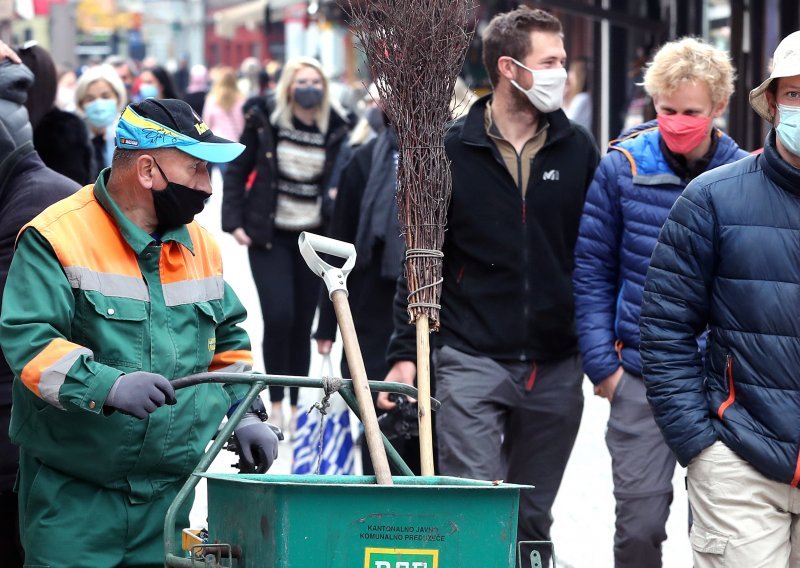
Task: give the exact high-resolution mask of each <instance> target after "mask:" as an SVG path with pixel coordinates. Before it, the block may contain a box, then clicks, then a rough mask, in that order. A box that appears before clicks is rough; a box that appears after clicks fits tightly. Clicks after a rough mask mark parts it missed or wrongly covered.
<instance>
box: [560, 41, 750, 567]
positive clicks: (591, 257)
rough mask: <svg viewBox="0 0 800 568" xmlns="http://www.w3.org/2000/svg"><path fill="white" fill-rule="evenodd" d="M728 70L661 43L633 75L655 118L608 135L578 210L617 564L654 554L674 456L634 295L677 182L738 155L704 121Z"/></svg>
mask: <svg viewBox="0 0 800 568" xmlns="http://www.w3.org/2000/svg"><path fill="white" fill-rule="evenodd" d="M733 78H734V71H733V67H732V66H731V63H730V60H729V58H728V56H727V55H726V54H725V53H724V52H722V51H720V50H718V49H715V48H714V47H712V46H710V45H708V44H706V43H703V42H701V41H699V40H696V39H692V38H684V39H681V40H678V41H674V42H670V43H667V44H666V45H664V46H663V47H662V48H661V49H660V50H659V51H658V53H656V55H655V56H654V58H653V60H652V61H651V62H650V63H649V65H648V67H647V72H646V74H645V77H644V87H645V89H646V90H647V92H648V94H649V95H650V96H651V97H652V98H653V103H654V105H655V108H656V111H657V113H658V117H657V120H654V121H651V122H648V123H645V124H643V125H641V126H637V127H636V128H634V129H632V130H631V131H629V132H625V133H623V134H622V136H621V137H620V138H619V139H618V140H614V141H612V142H611V143H610V144H609V153H608V155H607V156H606V157H605V158H604V159H603V160H602V162H601V163H600V167H599V168H598V170H597V172H596V173H595V177H594V181H593V182H592V185H591V187H590V188H589V194H588V196H587V199H586V204H585V206H584V210H583V217H582V219H581V228H580V237H579V239H578V244H577V246H576V249H575V272H574V283H575V287H574V289H575V308H576V318H577V325H578V336H579V344H580V349H581V354H582V355H583V368H584V370H585V372H586V374H587V375H588V377H589V379H590V380H591V381H592V383H594V385H595V386H594V393H595V394H596V395H597V396H601V397H603V398H607V399H608V400H609V402H610V403H611V413H610V416H609V420H608V430H607V432H606V444H607V445H608V450H609V452H610V453H611V460H612V464H611V467H612V472H613V478H614V497H615V499H616V503H617V506H616V517H617V520H616V533H615V535H614V558H615V566H616V567H617V568H624V567H632V568H650V567H659V566H661V543H662V542H663V541H664V540H665V539H666V538H667V534H666V531H665V524H666V521H667V517H668V516H669V506H670V503H671V502H672V476H673V473H674V471H675V457H674V455H673V454H672V452H671V451H670V449H669V447H668V446H667V445H666V444H665V443H664V440H663V438H662V436H661V433H660V432H659V430H658V427H657V426H656V423H655V421H654V420H653V415H652V412H651V411H650V408H649V406H648V403H647V398H646V396H645V386H644V383H643V382H642V363H641V360H640V358H639V307H640V305H641V301H642V288H643V285H644V279H645V274H646V272H647V268H648V264H649V262H650V254H651V252H652V251H653V248H654V247H655V245H656V240H657V238H658V234H659V232H660V230H661V226H662V225H663V224H664V221H665V220H666V218H667V215H668V213H669V210H670V208H671V207H672V205H673V203H674V202H675V200H676V199H677V198H678V196H679V195H680V194H681V192H682V191H683V189H684V188H685V187H686V184H687V183H688V182H689V181H690V180H692V179H694V178H695V177H697V176H698V175H700V174H701V173H703V172H705V171H708V170H711V169H713V168H716V167H717V166H720V165H723V164H727V163H730V162H733V161H735V160H738V159H741V158H743V157H744V156H746V155H747V154H746V153H745V152H744V151H742V150H740V149H739V147H738V146H737V145H736V143H735V142H734V141H733V140H732V139H731V138H730V137H728V136H727V135H725V134H723V133H722V132H720V131H719V130H718V129H717V128H715V127H714V125H713V120H714V119H715V118H718V117H720V116H721V115H722V113H723V112H725V108H726V107H727V105H728V99H729V98H730V96H731V93H732V92H733ZM695 349H697V342H696V341H695Z"/></svg>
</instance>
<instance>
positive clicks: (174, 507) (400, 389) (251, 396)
mask: <svg viewBox="0 0 800 568" xmlns="http://www.w3.org/2000/svg"><path fill="white" fill-rule="evenodd" d="M171 383H172V386H173V387H174V388H175V389H176V390H178V389H182V388H188V387H192V386H195V385H200V384H206V383H224V384H247V385H251V386H250V389H249V390H248V391H247V394H246V395H245V397H244V398H243V399H242V400H241V402H240V404H239V406H238V407H236V410H235V411H234V412H233V414H232V415H231V416H230V418H228V421H227V422H226V423H225V425H224V426H223V427H222V429H221V430H220V432H219V433H218V434H217V436H216V438H215V439H214V441H213V442H212V444H211V447H210V448H209V449H208V450H207V451H206V453H205V454H203V456H202V457H201V458H200V461H199V462H198V464H197V467H196V468H195V470H194V475H190V476H189V479H187V480H186V483H185V484H184V485H183V487H182V488H181V490H180V491H179V492H178V495H177V496H176V497H175V499H174V500H173V502H172V504H171V505H170V507H169V509H168V510H167V516H166V517H165V519H164V555H165V566H172V567H184V566H185V567H187V568H188V567H191V566H216V563H213V564H208V563H204V562H203V561H202V560H197V559H190V558H183V557H181V556H178V555H176V554H175V544H176V543H175V518H176V517H177V515H178V511H179V510H180V508H181V507H182V506H183V504H184V503H185V502H186V501H187V500H188V499H189V498H191V497H192V496H193V493H194V488H195V487H196V486H197V484H198V483H199V481H200V479H201V477H200V476H199V475H197V474H199V473H204V472H205V471H206V470H208V468H209V466H210V465H211V462H213V461H214V459H215V458H216V457H217V455H218V454H219V452H220V451H221V450H222V447H223V446H224V445H225V443H226V442H227V441H228V439H229V438H230V437H231V434H233V430H234V428H236V425H237V424H239V421H240V420H241V419H242V417H243V416H244V415H245V413H246V412H247V410H248V409H249V408H250V405H251V404H252V403H253V401H254V400H255V399H256V397H257V396H258V394H259V393H260V392H261V391H262V390H264V389H265V388H266V387H268V386H270V385H275V386H286V387H309V388H319V389H321V388H324V386H325V379H323V378H316V377H297V376H293V375H262V374H260V373H226V372H222V371H216V372H208V373H198V374H196V375H190V376H188V377H183V378H180V379H175V380H173V381H171ZM369 386H370V388H371V389H372V390H374V391H378V392H396V393H400V394H404V395H406V396H410V397H412V398H416V397H417V389H415V388H414V387H412V386H411V385H406V384H402V383H393V382H386V381H369ZM340 394H341V395H342V398H344V400H345V402H346V403H347V405H348V406H349V407H350V409H351V410H352V411H353V412H355V413H356V416H359V418H360V413H359V411H358V403H357V401H356V399H355V397H354V395H353V383H352V381H351V380H349V379H342V387H341V389H340ZM431 406H432V408H433V409H434V410H439V408H441V406H442V405H441V403H440V402H439V401H438V400H436V399H434V398H432V399H431ZM382 439H383V444H384V446H385V448H386V453H387V454H388V455H389V456H390V457H391V458H392V463H394V465H395V466H396V467H397V469H398V470H399V471H400V472H402V473H403V475H408V476H413V475H414V473H413V472H412V471H411V469H410V468H409V467H408V465H407V464H406V463H405V461H403V458H402V457H400V455H399V454H398V453H397V451H396V450H395V449H394V447H393V446H392V444H391V442H389V440H387V439H386V437H385V436H382Z"/></svg>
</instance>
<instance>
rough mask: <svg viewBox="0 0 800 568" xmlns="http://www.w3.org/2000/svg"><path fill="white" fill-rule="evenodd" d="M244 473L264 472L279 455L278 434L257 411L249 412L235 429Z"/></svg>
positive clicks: (235, 437) (234, 435) (234, 432)
mask: <svg viewBox="0 0 800 568" xmlns="http://www.w3.org/2000/svg"><path fill="white" fill-rule="evenodd" d="M233 437H234V439H235V440H236V446H237V447H238V449H239V458H240V461H241V464H240V471H241V472H242V473H264V472H266V471H267V470H268V469H269V468H270V467H272V463H273V462H274V461H275V460H276V459H277V457H278V436H277V435H275V432H273V431H272V428H270V427H269V424H267V423H266V422H262V421H261V419H260V418H259V417H258V414H256V413H255V412H247V413H246V414H245V415H244V416H243V417H242V419H241V421H240V422H239V424H238V425H237V426H236V428H235V429H234V430H233Z"/></svg>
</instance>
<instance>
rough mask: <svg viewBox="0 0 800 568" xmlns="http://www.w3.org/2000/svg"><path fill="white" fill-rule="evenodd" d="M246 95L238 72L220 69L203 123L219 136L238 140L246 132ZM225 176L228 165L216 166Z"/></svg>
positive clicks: (207, 102)
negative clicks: (241, 88) (244, 107)
mask: <svg viewBox="0 0 800 568" xmlns="http://www.w3.org/2000/svg"><path fill="white" fill-rule="evenodd" d="M243 106H244V95H243V94H242V93H241V91H239V86H238V85H237V83H236V72H235V71H234V70H233V69H232V68H230V67H220V68H219V69H217V70H216V72H215V73H214V82H213V84H212V85H211V91H210V92H209V93H208V97H206V102H205V105H204V106H203V122H205V123H206V125H208V127H209V128H210V129H211V130H212V131H213V132H214V133H218V135H219V136H222V137H223V138H227V139H228V140H238V139H239V137H240V136H241V135H242V131H243V130H244V111H243V110H242V108H243ZM216 166H217V167H218V168H219V170H220V173H221V174H222V175H223V176H224V175H225V171H226V169H227V164H216Z"/></svg>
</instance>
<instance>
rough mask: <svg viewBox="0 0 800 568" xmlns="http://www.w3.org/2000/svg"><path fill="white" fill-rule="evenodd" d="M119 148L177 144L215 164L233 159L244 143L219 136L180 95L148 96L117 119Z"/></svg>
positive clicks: (135, 148)
mask: <svg viewBox="0 0 800 568" xmlns="http://www.w3.org/2000/svg"><path fill="white" fill-rule="evenodd" d="M116 146H117V148H124V149H126V150H150V149H154V148H177V149H178V150H180V151H181V152H185V153H187V154H189V155H190V156H194V157H195V158H198V159H200V160H205V161H207V162H211V163H212V164H222V163H225V162H230V161H231V160H233V159H234V158H236V156H238V155H239V154H241V153H242V152H243V151H244V146H243V145H242V144H239V143H238V142H232V141H230V140H227V139H225V138H221V137H220V136H215V135H214V133H213V132H211V129H210V128H209V127H208V126H207V125H206V123H205V122H203V119H202V118H200V117H199V116H198V115H197V113H196V112H194V110H193V109H192V107H190V106H189V105H188V103H185V102H183V101H180V100H178V99H146V100H144V101H142V102H140V103H136V104H130V105H128V106H127V107H125V110H124V111H123V112H122V116H121V117H120V119H119V122H118V123H117V135H116Z"/></svg>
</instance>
